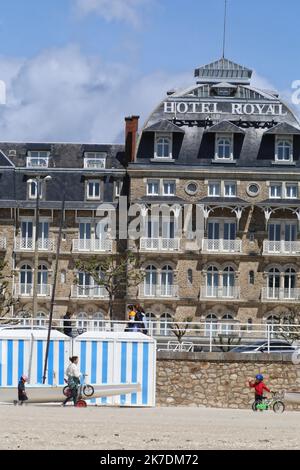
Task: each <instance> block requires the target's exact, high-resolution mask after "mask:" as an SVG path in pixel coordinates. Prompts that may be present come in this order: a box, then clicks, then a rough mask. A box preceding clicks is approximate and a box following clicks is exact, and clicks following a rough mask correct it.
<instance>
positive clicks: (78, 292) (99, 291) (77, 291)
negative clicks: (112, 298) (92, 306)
mask: <svg viewBox="0 0 300 470" xmlns="http://www.w3.org/2000/svg"><path fill="white" fill-rule="evenodd" d="M71 297H73V298H76V299H77V298H87V299H106V298H108V292H107V290H106V289H105V288H104V287H101V286H80V285H74V286H72V287H71Z"/></svg>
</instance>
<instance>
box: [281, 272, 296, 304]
mask: <svg viewBox="0 0 300 470" xmlns="http://www.w3.org/2000/svg"><path fill="white" fill-rule="evenodd" d="M295 287H296V271H295V269H293V268H288V269H286V271H285V273H284V298H285V299H294V298H295Z"/></svg>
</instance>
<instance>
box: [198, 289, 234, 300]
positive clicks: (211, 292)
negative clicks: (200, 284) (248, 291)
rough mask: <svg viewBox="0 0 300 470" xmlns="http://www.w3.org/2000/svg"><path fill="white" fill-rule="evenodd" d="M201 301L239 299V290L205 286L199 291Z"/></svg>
mask: <svg viewBox="0 0 300 470" xmlns="http://www.w3.org/2000/svg"><path fill="white" fill-rule="evenodd" d="M200 298H201V299H210V298H212V299H220V300H227V299H235V300H237V299H239V298H240V288H239V287H236V286H227V287H224V286H221V287H215V286H205V287H204V289H203V290H201V294H200Z"/></svg>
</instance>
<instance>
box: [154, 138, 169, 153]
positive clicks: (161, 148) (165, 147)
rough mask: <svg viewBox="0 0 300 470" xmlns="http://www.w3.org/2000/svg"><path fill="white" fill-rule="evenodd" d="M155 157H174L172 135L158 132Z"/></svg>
mask: <svg viewBox="0 0 300 470" xmlns="http://www.w3.org/2000/svg"><path fill="white" fill-rule="evenodd" d="M154 158H161V159H171V158H172V137H171V135H161V134H156V137H155V154H154Z"/></svg>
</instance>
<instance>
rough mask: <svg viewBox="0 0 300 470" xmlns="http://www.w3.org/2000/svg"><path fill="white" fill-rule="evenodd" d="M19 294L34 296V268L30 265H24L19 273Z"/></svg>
mask: <svg viewBox="0 0 300 470" xmlns="http://www.w3.org/2000/svg"><path fill="white" fill-rule="evenodd" d="M19 281H20V285H19V294H20V295H32V283H33V275H32V268H31V266H30V265H29V264H23V265H22V266H21V268H20V273H19Z"/></svg>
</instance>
